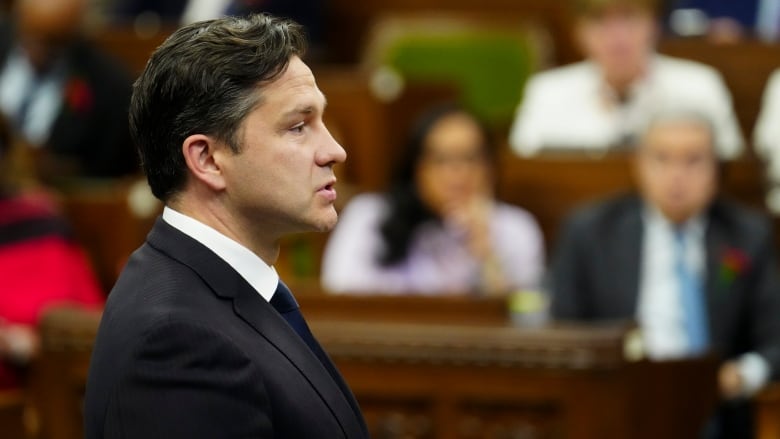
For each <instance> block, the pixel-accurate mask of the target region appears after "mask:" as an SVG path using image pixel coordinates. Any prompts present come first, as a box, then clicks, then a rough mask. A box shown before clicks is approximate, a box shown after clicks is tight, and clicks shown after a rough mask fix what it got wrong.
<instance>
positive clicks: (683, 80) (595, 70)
mask: <svg viewBox="0 0 780 439" xmlns="http://www.w3.org/2000/svg"><path fill="white" fill-rule="evenodd" d="M571 1H572V2H573V6H574V8H575V11H574V12H575V15H576V29H575V34H576V36H577V40H578V43H579V44H580V46H581V47H582V49H583V51H584V54H585V56H586V60H584V61H581V62H578V63H575V64H571V65H568V66H563V67H559V68H555V69H552V70H549V71H546V72H542V73H538V74H536V75H534V76H532V77H531V78H530V79H529V81H528V83H527V84H526V88H525V93H524V98H523V101H522V102H521V104H520V106H519V108H518V111H517V115H516V118H515V121H514V124H513V126H512V129H511V133H510V139H509V140H510V144H511V146H512V148H513V150H514V151H515V152H516V153H517V154H520V155H526V156H528V155H534V154H536V153H538V152H540V151H543V150H545V151H547V150H555V149H558V150H568V151H584V152H595V153H603V152H605V151H607V150H610V149H614V148H623V147H633V146H634V144H635V142H636V140H637V135H638V131H639V130H641V127H642V125H644V124H645V123H646V122H647V119H648V116H649V115H650V114H652V113H653V112H654V110H656V109H659V108H665V107H668V106H673V105H675V106H678V105H682V106H688V107H691V108H694V109H697V110H698V111H701V112H702V113H704V114H706V115H707V116H708V117H709V118H710V119H712V121H713V123H714V125H715V127H716V130H717V131H718V133H717V134H718V136H717V138H718V144H717V148H718V151H719V153H720V154H721V156H722V157H724V158H733V157H735V156H737V155H739V154H740V153H741V151H742V143H743V142H742V135H741V133H740V131H739V125H738V124H737V120H736V118H735V116H734V111H733V108H732V105H731V96H730V94H729V92H728V90H727V89H726V86H725V85H724V83H723V80H722V79H721V76H720V74H719V73H718V72H717V71H715V70H714V69H713V68H711V67H709V66H706V65H704V64H699V63H696V62H693V61H688V60H683V59H677V58H671V57H667V56H663V55H659V54H657V53H656V51H655V47H654V46H655V41H656V37H657V34H658V26H657V23H656V1H655V0H571Z"/></svg>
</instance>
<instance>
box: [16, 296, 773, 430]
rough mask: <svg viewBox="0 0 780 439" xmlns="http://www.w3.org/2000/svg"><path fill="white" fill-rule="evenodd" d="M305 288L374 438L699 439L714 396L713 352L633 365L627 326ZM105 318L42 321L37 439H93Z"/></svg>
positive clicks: (461, 301)
mask: <svg viewBox="0 0 780 439" xmlns="http://www.w3.org/2000/svg"><path fill="white" fill-rule="evenodd" d="M301 293H302V294H300V295H299V296H298V298H299V302H300V304H301V307H302V309H303V311H304V314H305V315H306V316H307V319H308V320H309V321H310V323H311V326H312V329H313V331H314V332H315V333H316V335H317V337H318V338H319V340H320V341H321V342H322V344H323V345H324V346H325V348H326V349H327V350H328V351H329V353H330V354H331V356H332V357H333V358H334V360H335V361H336V363H337V364H338V366H339V368H340V369H341V371H342V372H343V374H344V376H345V377H346V379H347V381H348V382H349V385H350V387H351V388H352V389H353V391H354V392H355V394H356V395H357V397H358V399H359V400H360V403H361V406H362V408H363V410H364V412H365V415H366V418H367V419H368V422H369V425H370V428H371V430H372V432H373V433H374V435H373V437H374V438H380V439H381V438H400V437H405V438H477V437H481V438H500V437H527V438H599V439H608V438H620V439H623V438H632V439H633V438H640V439H641V438H644V437H652V438H654V439H656V438H665V439H666V438H675V437H681V438H682V437H685V438H690V437H695V436H694V434H693V430H694V429H695V428H696V426H697V424H698V423H699V421H700V420H702V419H704V417H705V416H706V414H707V413H708V410H709V409H710V408H711V407H712V404H714V402H715V389H714V383H715V365H714V364H713V363H712V362H711V361H708V360H706V359H705V360H701V361H696V362H670V363H653V364H651V363H647V362H642V361H639V362H631V361H628V360H627V359H626V357H625V355H624V347H625V337H626V333H625V326H595V327H588V328H584V327H556V328H547V329H544V330H530V329H520V328H515V327H512V326H511V325H509V324H508V318H507V315H506V313H505V312H504V309H505V308H504V303H503V301H502V300H500V299H484V300H469V299H467V298H462V297H461V298H430V297H410V298H394V297H371V298H354V297H335V298H332V297H331V298H324V297H321V296H320V297H318V296H317V295H316V294H314V292H313V291H308V292H306V291H302V292H301ZM432 310H436V312H432ZM99 318H100V314H99V313H94V312H83V311H78V310H73V309H54V310H51V311H50V312H49V313H47V315H46V316H45V317H44V319H43V321H42V323H41V327H40V333H41V339H42V353H41V356H40V358H39V360H38V361H37V362H36V363H35V365H34V368H33V374H32V376H31V378H32V379H31V382H30V383H31V388H30V390H31V395H32V397H33V401H34V402H35V407H36V409H37V411H38V415H39V418H40V422H39V424H40V435H39V436H38V437H39V438H40V439H76V438H81V437H83V427H82V424H81V422H82V412H81V399H82V395H83V391H84V384H85V380H86V376H87V370H88V364H89V357H90V354H91V349H92V342H93V340H94V337H95V334H96V331H97V326H98V322H99ZM777 386H778V384H775V385H773V386H770V387H769V388H768V389H767V391H765V392H764V393H763V394H762V395H760V396H759V397H758V398H757V400H756V401H757V403H758V412H757V414H758V422H759V433H758V435H757V436H756V437H757V438H758V439H770V438H772V439H774V438H776V437H778V436H777V432H778V424H777V420H778V419H780V416H778V409H779V407H780V405H779V404H778V401H780V398H779V396H780V393H778V387H777ZM680 389H683V390H682V391H681V390H680Z"/></svg>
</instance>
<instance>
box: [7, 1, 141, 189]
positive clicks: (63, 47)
mask: <svg viewBox="0 0 780 439" xmlns="http://www.w3.org/2000/svg"><path fill="white" fill-rule="evenodd" d="M87 4H88V1H87V0H17V1H16V2H15V5H14V9H13V13H12V16H11V18H12V20H11V21H5V22H3V23H0V112H2V114H3V115H4V116H5V117H6V118H7V119H8V120H9V121H11V125H12V126H13V127H14V129H15V131H16V132H17V135H18V136H19V137H21V138H22V139H23V140H24V141H25V142H26V143H27V144H29V145H30V148H32V149H34V150H35V152H36V153H37V154H36V155H38V156H40V163H39V165H40V167H41V168H42V169H41V170H40V177H41V178H44V179H49V178H52V179H56V178H60V177H118V176H122V175H125V174H131V173H135V172H136V171H137V169H138V163H137V162H138V160H137V159H136V155H135V150H134V149H133V147H132V144H131V141H130V135H129V129H128V121H127V108H128V105H129V102H130V92H131V79H130V76H129V75H128V74H127V73H126V72H125V71H124V70H123V69H122V68H120V67H119V66H118V64H116V63H115V62H114V61H113V60H110V59H109V58H108V57H107V56H106V55H104V54H103V53H101V52H100V51H99V50H98V49H97V48H95V47H94V46H93V45H92V44H90V43H88V42H87V41H85V40H84V39H83V38H82V36H81V35H80V27H81V23H82V18H83V17H84V14H85V11H86V7H87Z"/></svg>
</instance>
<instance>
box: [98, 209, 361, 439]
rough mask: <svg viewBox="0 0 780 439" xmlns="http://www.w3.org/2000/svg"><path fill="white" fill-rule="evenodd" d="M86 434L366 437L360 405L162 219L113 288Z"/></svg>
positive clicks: (249, 294)
mask: <svg viewBox="0 0 780 439" xmlns="http://www.w3.org/2000/svg"><path fill="white" fill-rule="evenodd" d="M85 432H86V436H85V437H86V438H88V439H97V438H124V439H129V438H144V439H145V438H174V439H175V438H270V437H274V438H285V439H295V438H361V439H362V438H367V437H368V434H367V432H366V426H365V422H364V420H363V418H362V415H361V413H360V410H359V408H358V405H357V403H356V402H355V400H354V397H353V396H352V394H351V392H350V390H349V388H348V387H347V386H346V384H345V383H344V381H343V380H342V378H341V376H340V375H339V373H338V371H336V369H335V367H333V365H332V364H331V363H330V362H329V360H328V361H327V364H324V363H323V362H321V361H320V360H319V359H318V358H317V356H316V355H315V354H314V353H313V352H312V351H311V350H310V348H309V347H308V346H307V345H306V343H305V342H304V341H303V340H302V339H301V338H300V337H299V336H298V335H297V333H296V332H295V331H294V330H293V329H292V327H290V326H289V325H288V324H287V322H286V321H285V320H284V318H283V317H281V315H280V314H279V313H277V312H276V310H275V309H274V308H273V307H272V306H271V305H270V304H269V303H268V302H267V301H266V300H264V299H263V297H262V296H260V295H259V294H258V292H257V291H255V290H254V289H253V288H252V287H251V286H250V285H249V284H248V283H247V282H246V281H245V280H244V279H243V278H242V277H241V276H240V275H239V274H238V272H236V271H235V270H233V268H231V267H230V266H229V265H228V264H227V263H226V262H225V261H224V260H222V259H221V258H219V257H218V256H217V255H216V254H214V253H213V252H212V251H211V250H209V249H208V248H206V247H205V246H203V245H202V244H200V243H199V242H197V241H195V240H194V239H192V238H190V237H189V236H187V235H185V234H183V233H182V232H180V231H179V230H177V229H175V228H174V227H172V226H170V225H169V224H167V223H165V222H164V221H162V220H161V219H158V221H157V223H156V224H155V226H154V227H153V229H152V231H151V233H150V234H149V236H148V238H147V241H146V243H145V244H144V245H143V246H142V247H141V248H140V249H138V250H137V251H136V252H135V253H134V254H133V255H132V257H131V258H130V260H129V261H128V264H127V266H126V267H125V269H124V271H123V273H122V275H121V276H120V278H119V280H118V281H117V284H116V286H115V287H114V289H113V290H112V292H111V294H110V295H109V299H108V301H107V304H106V308H105V311H104V314H103V318H102V321H101V324H100V328H99V331H98V336H97V339H96V342H95V347H94V352H93V356H92V360H91V364H90V371H89V377H88V380H87V389H86V397H85Z"/></svg>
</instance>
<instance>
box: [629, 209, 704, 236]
mask: <svg viewBox="0 0 780 439" xmlns="http://www.w3.org/2000/svg"><path fill="white" fill-rule="evenodd" d="M643 219H644V221H645V224H647V225H648V226H650V227H663V228H665V229H666V230H668V231H669V232H670V233H672V232H673V231H674V230H675V229H676V228H679V230H682V232H683V233H684V234H685V236H686V239H695V240H699V239H702V238H703V237H704V231H705V228H706V226H707V220H706V218H705V216H704V215H703V214H699V215H696V216H695V217H693V218H690V219H689V220H687V221H686V222H685V223H684V224H682V225H679V226H675V225H674V224H672V223H671V222H670V221H669V220H668V219H667V218H666V216H664V214H663V213H661V211H660V210H658V209H657V208H656V207H655V206H652V205H650V204H647V203H646V204H645V208H644V211H643Z"/></svg>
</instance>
